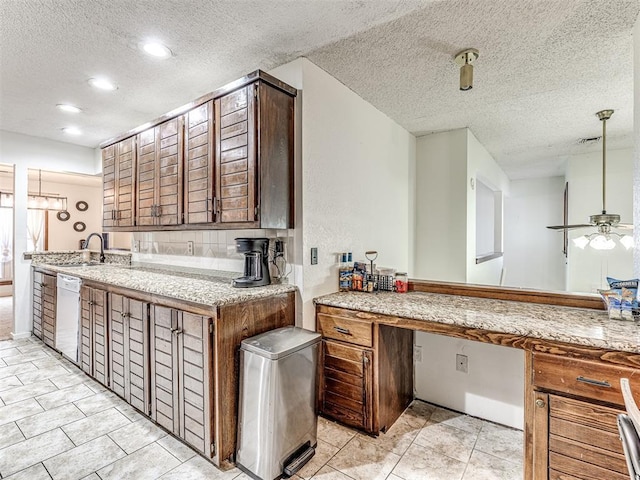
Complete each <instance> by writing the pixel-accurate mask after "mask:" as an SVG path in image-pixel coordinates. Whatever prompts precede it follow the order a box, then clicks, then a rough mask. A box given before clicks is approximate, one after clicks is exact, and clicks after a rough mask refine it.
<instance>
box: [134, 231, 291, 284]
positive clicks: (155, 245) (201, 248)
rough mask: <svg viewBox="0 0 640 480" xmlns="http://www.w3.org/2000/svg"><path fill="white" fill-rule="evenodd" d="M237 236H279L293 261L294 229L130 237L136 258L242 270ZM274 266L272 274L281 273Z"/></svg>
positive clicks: (173, 263)
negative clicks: (291, 247) (190, 249)
mask: <svg viewBox="0 0 640 480" xmlns="http://www.w3.org/2000/svg"><path fill="white" fill-rule="evenodd" d="M238 237H250V238H256V237H266V238H270V239H271V240H272V241H271V244H270V250H273V249H274V245H273V241H274V240H275V239H276V238H278V239H280V240H283V241H284V244H285V256H284V258H285V260H286V261H287V263H290V259H291V258H292V255H291V254H290V252H289V248H288V247H289V246H290V245H293V230H271V229H269V230H189V231H184V230H175V231H164V232H135V233H133V236H132V239H131V251H132V252H134V253H133V261H136V262H145V263H159V264H164V265H175V266H184V267H195V268H203V269H211V270H227V271H231V272H241V271H242V269H243V267H244V263H243V262H244V256H243V255H242V254H241V253H237V252H236V243H235V239H236V238H238ZM189 242H193V254H190V252H189ZM274 269H275V268H272V270H271V274H272V276H278V272H277V269H275V270H276V271H274Z"/></svg>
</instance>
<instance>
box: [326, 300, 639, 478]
mask: <svg viewBox="0 0 640 480" xmlns="http://www.w3.org/2000/svg"><path fill="white" fill-rule="evenodd" d="M590 301H591V300H587V304H589V302H590ZM315 303H316V312H317V313H316V317H317V322H318V330H319V331H321V332H322V333H323V345H324V348H323V365H322V368H321V369H320V370H321V373H320V381H319V385H320V392H319V409H320V411H321V412H322V413H323V414H325V415H328V416H333V417H334V418H337V419H338V420H341V421H344V422H345V423H348V424H351V425H356V424H355V423H354V422H350V421H349V416H348V415H344V412H345V411H348V408H347V407H350V408H352V409H353V411H354V412H356V413H357V412H358V408H360V405H359V404H357V403H356V402H353V401H351V400H352V399H351V398H349V395H350V394H349V389H353V388H352V387H356V386H358V385H360V384H361V385H362V388H363V389H364V390H363V395H362V398H364V399H365V400H364V403H363V405H362V408H363V414H362V415H363V418H365V420H366V416H367V414H369V415H370V416H371V420H370V421H369V423H368V424H367V423H366V422H365V424H364V425H362V426H360V428H362V429H364V430H366V431H368V432H370V433H374V434H375V433H377V432H378V431H381V430H384V428H386V427H389V426H390V423H388V422H389V419H390V418H393V416H394V415H396V413H397V412H399V411H401V408H403V406H406V403H407V402H408V401H410V399H408V398H407V395H408V392H411V393H412V389H411V388H409V387H407V385H406V384H407V373H406V372H407V370H411V369H408V368H407V365H406V364H407V361H411V358H412V355H411V350H410V348H411V347H410V346H409V345H408V344H407V337H406V336H403V335H402V334H398V333H394V332H401V331H405V332H406V331H423V332H429V333H435V334H441V335H447V336H452V337H457V338H463V339H468V340H475V341H480V342H485V343H491V344H495V345H502V346H507V347H514V348H521V349H524V350H525V369H526V371H525V392H524V395H525V402H524V404H525V459H524V469H525V478H526V479H527V480H533V479H535V480H538V479H547V478H548V479H553V480H556V479H581V478H585V479H587V478H589V479H590V478H607V479H610V480H616V479H620V480H625V479H626V478H628V476H626V465H625V464H624V458H623V456H622V447H621V444H620V441H619V439H618V438H617V430H616V425H615V416H616V415H617V413H619V412H620V411H622V410H623V409H624V403H623V401H622V395H621V392H620V378H621V377H631V384H632V385H633V386H635V390H634V393H635V394H636V395H638V396H640V378H637V380H635V378H634V377H639V376H640V329H639V327H638V326H637V325H636V324H635V323H633V322H622V321H614V320H610V319H609V318H608V317H607V315H606V312H604V311H603V310H598V309H592V308H573V307H565V306H557V305H548V304H547V305H545V304H537V303H527V302H520V301H507V300H498V299H490V298H477V297H476V298H474V297H469V296H463V295H443V294H439V293H425V292H410V293H407V294H396V293H382V292H381V293H375V294H367V293H359V292H345V293H335V294H331V295H326V296H323V297H320V298H317V299H316V300H315ZM595 305H597V302H596V303H594V306H595ZM368 332H371V333H370V336H371V340H370V342H369V341H368V335H369V333H368ZM367 342H368V343H367ZM388 346H391V348H388ZM403 346H404V348H405V349H409V351H408V352H407V351H403V348H402V347H403ZM383 347H384V348H383ZM362 352H364V353H362ZM367 369H368V370H367ZM396 375H397V376H398V377H396ZM392 378H393V379H395V380H398V381H393V382H390V379H392ZM344 385H348V386H349V388H347V389H346V393H345V394H344V397H343V395H342V393H341V392H342V390H341V389H340V388H338V386H340V387H344ZM390 386H392V387H390ZM410 387H412V385H410ZM367 389H369V390H367ZM323 390H326V392H325V391H323ZM390 390H395V391H396V395H393V393H394V392H393V391H390ZM327 392H328V394H329V395H331V398H330V399H329V401H327V399H326V394H327ZM354 393H357V392H354ZM353 396H354V397H355V395H353ZM367 396H368V397H367ZM367 398H369V399H370V401H369V404H367V401H366V399H367ZM381 399H382V400H381ZM323 402H325V404H326V405H328V406H329V408H323ZM385 404H391V405H393V406H394V412H392V413H388V412H386V413H385V412H384V410H385V409H386V408H387V407H386V406H385ZM335 405H337V406H339V407H341V408H340V409H335V408H334V409H333V410H338V414H337V415H336V414H335V413H336V412H335V411H333V410H332V407H331V406H335ZM345 406H346V407H345ZM376 409H379V411H376ZM340 412H342V415H343V416H342V417H340ZM397 414H398V415H399V413H397ZM345 418H346V421H345ZM396 418H397V417H396ZM376 422H377V423H376ZM356 426H357V425H356Z"/></svg>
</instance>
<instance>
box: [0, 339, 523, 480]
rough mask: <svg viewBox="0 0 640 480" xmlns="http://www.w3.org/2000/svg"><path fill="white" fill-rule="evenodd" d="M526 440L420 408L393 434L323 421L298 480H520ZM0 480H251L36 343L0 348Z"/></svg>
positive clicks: (466, 418)
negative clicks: (217, 464)
mask: <svg viewBox="0 0 640 480" xmlns="http://www.w3.org/2000/svg"><path fill="white" fill-rule="evenodd" d="M522 440H523V435H522V432H521V431H518V430H513V429H510V428H506V427H503V426H499V425H496V424H493V423H490V422H486V421H483V420H480V419H477V418H473V417H469V416H466V415H462V414H459V413H456V412H452V411H450V410H446V409H443V408H439V407H436V406H434V405H430V404H427V403H424V402H420V401H416V402H414V403H413V404H412V405H411V407H409V409H407V411H406V412H405V413H404V414H403V415H402V416H401V417H400V419H399V420H398V421H397V422H396V423H395V424H394V425H393V427H392V428H391V429H389V431H388V432H387V433H386V434H381V435H380V436H379V437H378V438H373V437H369V436H367V435H363V434H361V433H358V432H356V431H354V430H351V429H348V428H345V427H343V426H340V425H338V424H336V423H333V422H329V421H327V420H325V419H320V421H319V424H318V448H317V452H316V455H315V457H314V458H313V459H312V460H311V461H310V462H309V463H308V464H307V465H306V466H305V467H304V468H303V469H302V470H301V471H300V472H299V474H298V476H296V478H295V480H300V479H301V478H302V479H305V480H306V479H311V478H313V479H322V480H383V479H388V480H423V479H424V480H431V479H433V480H485V479H505V480H517V479H520V478H522V456H523V452H522ZM0 478H2V479H12V480H17V479H24V480H41V479H42V480H50V479H52V478H53V479H54V480H76V479H85V480H112V479H113V480H123V479H133V480H146V479H156V478H162V479H164V480H167V479H173V480H197V479H209V480H232V479H234V480H248V479H249V477H248V476H247V475H246V474H244V473H242V472H241V471H240V470H238V469H237V468H234V469H232V470H229V471H226V472H222V471H220V470H218V469H217V468H215V467H214V466H213V465H212V464H211V463H209V462H208V461H206V460H205V459H203V458H202V457H200V456H199V455H197V454H196V453H195V452H194V451H192V450H191V449H190V448H188V447H186V446H185V445H184V444H182V443H181V442H180V441H178V440H176V439H174V438H173V437H171V436H170V435H168V434H167V433H166V432H165V431H164V430H162V429H160V428H158V427H157V426H156V425H154V424H153V423H152V422H150V421H149V420H147V419H146V418H145V417H144V416H143V415H141V414H139V413H137V412H136V411H135V410H134V409H133V408H131V407H129V406H128V405H127V404H126V403H125V402H124V401H123V400H121V399H120V398H119V397H117V396H115V395H114V394H113V393H111V392H109V391H108V390H107V389H105V388H104V387H103V386H101V385H100V384H98V383H97V382H95V381H93V380H92V379H90V378H89V377H87V376H86V375H84V374H83V373H82V372H81V371H80V370H79V369H78V368H76V367H75V366H74V365H72V364H71V363H70V362H68V361H66V360H64V359H62V358H61V357H60V355H58V354H56V353H55V352H53V351H52V350H50V349H49V348H47V347H45V346H44V345H43V344H42V343H41V342H40V341H38V340H37V339H35V338H29V339H23V340H6V341H0Z"/></svg>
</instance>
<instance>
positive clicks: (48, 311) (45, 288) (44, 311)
mask: <svg viewBox="0 0 640 480" xmlns="http://www.w3.org/2000/svg"><path fill="white" fill-rule="evenodd" d="M56 292H57V286H56V276H55V275H50V274H48V273H44V272H39V271H34V272H33V328H32V331H33V334H34V335H35V336H36V337H38V338H39V339H41V340H42V341H43V342H44V344H45V345H48V346H49V347H51V348H55V331H56V298H57V295H56Z"/></svg>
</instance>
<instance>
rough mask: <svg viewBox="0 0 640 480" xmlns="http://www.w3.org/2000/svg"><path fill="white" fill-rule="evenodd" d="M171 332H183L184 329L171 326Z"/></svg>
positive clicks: (177, 333)
mask: <svg viewBox="0 0 640 480" xmlns="http://www.w3.org/2000/svg"><path fill="white" fill-rule="evenodd" d="M171 333H175V334H176V335H180V334H181V333H184V330H182V329H181V328H172V329H171Z"/></svg>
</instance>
